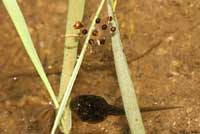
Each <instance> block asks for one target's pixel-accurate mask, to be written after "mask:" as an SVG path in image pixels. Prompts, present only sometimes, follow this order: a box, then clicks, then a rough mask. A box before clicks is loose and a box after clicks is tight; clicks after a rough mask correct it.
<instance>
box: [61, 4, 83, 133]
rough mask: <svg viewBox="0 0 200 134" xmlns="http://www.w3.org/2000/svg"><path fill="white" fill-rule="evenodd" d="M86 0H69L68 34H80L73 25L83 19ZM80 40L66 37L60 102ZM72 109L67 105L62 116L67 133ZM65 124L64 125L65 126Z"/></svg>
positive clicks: (63, 127) (64, 130) (72, 67)
mask: <svg viewBox="0 0 200 134" xmlns="http://www.w3.org/2000/svg"><path fill="white" fill-rule="evenodd" d="M84 7H85V0H68V14H67V24H66V35H78V34H79V32H80V31H79V30H77V29H74V27H73V25H74V23H75V22H76V21H82V19H83V14H84ZM72 46H73V47H72ZM77 48H78V40H76V37H66V38H65V47H64V57H63V66H62V74H61V80H60V89H59V95H58V102H59V103H60V102H61V100H62V98H63V95H64V93H65V89H66V87H67V85H68V82H69V79H70V77H71V74H72V71H73V69H74V66H75V63H76V59H77ZM71 122H72V121H71V111H70V109H69V106H68V105H67V106H66V108H65V111H64V114H63V116H62V130H63V132H64V133H65V134H68V133H70V129H71V124H72V123H71ZM63 125H64V126H63Z"/></svg>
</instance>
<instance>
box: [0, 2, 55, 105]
mask: <svg viewBox="0 0 200 134" xmlns="http://www.w3.org/2000/svg"><path fill="white" fill-rule="evenodd" d="M2 2H3V4H4V5H5V7H6V9H7V11H8V13H9V15H10V17H11V19H12V21H13V23H14V25H15V28H16V30H17V32H18V34H19V36H20V38H21V40H22V42H23V45H24V47H25V49H26V52H27V53H28V55H29V57H30V59H31V61H32V62H33V64H34V66H35V68H36V70H37V72H38V74H39V76H40V77H41V79H42V81H43V83H44V84H45V86H46V88H47V90H48V92H49V95H50V97H51V99H52V100H53V103H54V105H55V107H56V108H58V106H59V105H58V102H57V99H56V96H55V94H54V91H53V89H52V87H51V85H50V83H49V81H48V78H47V76H46V74H45V72H44V69H43V67H42V64H41V62H40V60H39V57H38V55H37V52H36V50H35V48H34V45H33V41H32V39H31V37H30V33H29V31H28V28H27V25H26V22H25V19H24V17H23V15H22V12H21V10H20V8H19V6H18V4H17V2H16V0H3V1H2Z"/></svg>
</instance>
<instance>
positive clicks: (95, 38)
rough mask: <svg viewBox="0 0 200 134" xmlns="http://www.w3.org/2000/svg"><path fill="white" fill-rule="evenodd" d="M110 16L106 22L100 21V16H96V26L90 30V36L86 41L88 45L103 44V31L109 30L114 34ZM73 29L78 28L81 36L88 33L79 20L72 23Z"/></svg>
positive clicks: (104, 40) (114, 28) (104, 41)
mask: <svg viewBox="0 0 200 134" xmlns="http://www.w3.org/2000/svg"><path fill="white" fill-rule="evenodd" d="M112 19H113V18H112V16H108V17H107V23H102V20H101V18H97V19H96V20H95V22H96V28H95V29H94V30H93V31H92V36H91V38H90V39H89V41H88V43H89V44H90V45H95V44H97V45H103V44H105V43H106V37H105V36H104V35H103V34H102V33H103V32H105V31H108V30H109V31H110V32H111V34H114V33H115V31H116V27H114V26H112V23H111V22H112ZM74 28H75V29H80V34H81V36H85V35H87V34H88V30H87V29H86V28H85V27H84V25H83V23H82V22H80V21H77V22H75V24H74Z"/></svg>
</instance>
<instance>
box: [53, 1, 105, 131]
mask: <svg viewBox="0 0 200 134" xmlns="http://www.w3.org/2000/svg"><path fill="white" fill-rule="evenodd" d="M104 2H105V0H102V1H101V3H100V5H99V8H98V10H97V12H96V15H95V16H94V19H93V21H92V23H91V26H90V28H89V32H88V35H87V36H86V39H85V41H84V44H83V48H82V51H81V53H80V57H79V58H78V60H77V63H76V66H75V68H74V70H73V73H72V76H71V78H70V80H69V83H68V86H67V89H66V92H65V94H64V97H63V99H62V102H61V103H60V107H59V110H58V113H57V115H56V119H55V121H54V125H53V128H52V131H51V134H54V133H55V130H56V128H57V126H58V124H59V122H60V118H61V117H62V114H63V111H64V109H65V106H66V104H67V102H68V100H69V96H70V93H71V91H72V87H73V85H74V82H75V80H76V77H77V74H78V71H79V69H80V66H81V64H82V61H83V58H84V55H85V52H86V50H87V46H88V41H89V39H90V36H91V34H92V31H93V30H94V26H95V20H96V18H97V17H98V16H99V14H100V11H101V9H102V7H103V4H104Z"/></svg>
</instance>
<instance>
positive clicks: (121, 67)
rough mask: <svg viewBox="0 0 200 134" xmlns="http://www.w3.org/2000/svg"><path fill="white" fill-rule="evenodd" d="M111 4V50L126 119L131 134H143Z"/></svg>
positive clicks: (111, 1) (108, 3) (108, 4)
mask: <svg viewBox="0 0 200 134" xmlns="http://www.w3.org/2000/svg"><path fill="white" fill-rule="evenodd" d="M112 3H113V0H108V1H107V8H108V15H109V16H113V21H112V24H113V26H115V27H116V32H115V33H114V34H113V36H112V50H113V55H114V62H115V68H116V73H117V78H118V82H119V87H120V91H121V95H122V101H123V105H124V109H125V113H126V117H127V120H128V123H129V127H130V130H131V134H133V133H134V134H145V129H144V125H143V122H142V117H141V113H140V109H139V106H138V103H137V97H136V93H135V89H134V86H133V83H132V80H131V76H130V71H129V68H128V64H127V60H126V56H125V54H124V52H123V45H122V42H121V39H120V32H119V27H118V22H117V18H116V16H115V15H114V13H113V6H112Z"/></svg>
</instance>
